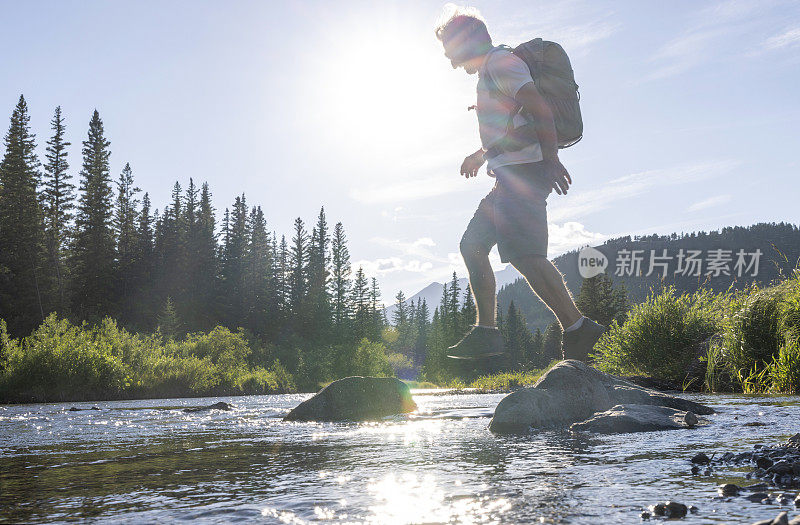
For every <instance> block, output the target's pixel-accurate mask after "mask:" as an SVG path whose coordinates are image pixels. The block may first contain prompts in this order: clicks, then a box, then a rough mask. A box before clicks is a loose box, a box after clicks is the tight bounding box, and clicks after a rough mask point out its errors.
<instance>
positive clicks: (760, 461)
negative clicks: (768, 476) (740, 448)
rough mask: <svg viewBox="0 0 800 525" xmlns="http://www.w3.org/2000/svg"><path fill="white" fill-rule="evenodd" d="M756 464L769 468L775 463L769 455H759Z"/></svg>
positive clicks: (759, 466)
mask: <svg viewBox="0 0 800 525" xmlns="http://www.w3.org/2000/svg"><path fill="white" fill-rule="evenodd" d="M756 465H758V468H762V469H768V468H770V467H771V466H772V465H773V461H772V460H771V459H769V458H767V457H764V456H759V457H757V458H756Z"/></svg>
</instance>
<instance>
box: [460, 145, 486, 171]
mask: <svg viewBox="0 0 800 525" xmlns="http://www.w3.org/2000/svg"><path fill="white" fill-rule="evenodd" d="M483 162H484V160H483V150H482V149H479V150H478V151H476V152H475V153H473V154H472V155H469V156H468V157H467V158H465V159H464V162H462V163H461V174H462V175H463V176H464V177H466V178H470V177H475V176H477V175H478V170H479V169H481V166H483Z"/></svg>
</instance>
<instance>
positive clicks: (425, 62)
mask: <svg viewBox="0 0 800 525" xmlns="http://www.w3.org/2000/svg"><path fill="white" fill-rule="evenodd" d="M340 36H341V38H338V39H337V40H338V45H335V46H332V48H331V49H328V50H326V51H325V53H324V55H325V62H324V65H323V67H322V68H321V69H320V71H319V72H320V74H321V75H322V77H323V78H322V80H323V82H322V85H323V86H324V94H323V100H324V110H323V114H324V116H325V120H324V124H323V125H324V126H325V128H326V130H327V132H328V133H329V134H330V135H331V136H332V137H333V138H334V140H336V141H338V142H340V143H341V144H342V145H343V146H345V147H352V148H355V149H357V150H358V149H360V150H362V151H363V150H368V151H370V152H372V153H373V154H384V155H385V154H391V153H394V152H397V151H402V148H404V147H418V145H419V144H420V143H421V142H423V143H424V137H425V135H426V134H427V133H429V132H430V131H431V129H430V128H431V126H432V123H433V122H435V121H436V119H437V118H446V114H445V113H444V111H443V108H442V107H441V103H440V100H439V99H440V95H439V94H437V90H439V89H440V85H438V84H439V82H438V79H439V78H440V77H441V75H442V74H443V73H444V74H448V73H450V74H452V71H448V69H449V68H450V66H449V64H448V62H447V61H446V59H445V58H444V57H443V54H442V49H441V45H439V44H438V42H437V41H436V40H435V38H434V37H433V32H432V31H430V32H428V33H424V32H421V31H420V30H419V29H418V28H416V29H414V30H412V29H410V28H409V27H407V26H404V25H401V24H390V25H382V26H377V27H376V26H374V25H373V26H361V27H360V28H359V29H358V30H357V31H353V32H347V33H346V34H343V35H340Z"/></svg>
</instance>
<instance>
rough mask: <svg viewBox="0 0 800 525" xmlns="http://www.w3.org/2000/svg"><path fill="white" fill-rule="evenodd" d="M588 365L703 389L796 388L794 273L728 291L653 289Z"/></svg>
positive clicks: (799, 338) (799, 346)
mask: <svg viewBox="0 0 800 525" xmlns="http://www.w3.org/2000/svg"><path fill="white" fill-rule="evenodd" d="M594 357H595V366H597V368H599V369H601V370H604V371H607V372H610V373H615V374H622V375H647V376H651V377H654V378H658V379H664V380H669V381H672V382H676V383H678V384H683V385H684V386H686V385H689V384H692V383H694V384H699V383H700V382H701V381H699V379H701V380H702V384H703V386H704V387H705V389H706V390H708V391H737V392H748V393H766V392H770V393H800V271H798V270H795V271H794V272H793V274H792V275H791V276H789V277H787V278H786V279H784V280H783V281H780V282H777V283H775V284H773V285H772V286H768V287H757V286H752V287H750V288H748V289H745V290H741V291H738V292H735V293H728V292H726V293H720V294H713V293H712V292H710V291H708V290H699V291H697V292H695V293H693V294H680V295H678V294H676V293H675V290H674V289H672V288H669V287H668V288H665V289H663V290H661V291H658V292H653V293H651V294H650V296H648V298H647V299H646V300H645V301H644V302H643V303H641V304H638V305H636V306H634V307H633V308H632V309H631V311H630V313H629V315H628V319H627V320H626V321H625V322H624V323H623V324H618V323H612V325H611V327H610V330H609V331H608V332H607V333H606V334H605V335H604V336H603V337H602V338H601V339H600V341H598V343H597V345H596V346H595V354H594Z"/></svg>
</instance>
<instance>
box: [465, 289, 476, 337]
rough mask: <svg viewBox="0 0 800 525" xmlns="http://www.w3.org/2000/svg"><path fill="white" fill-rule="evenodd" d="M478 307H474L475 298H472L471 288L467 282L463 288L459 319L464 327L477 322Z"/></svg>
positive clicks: (466, 327)
mask: <svg viewBox="0 0 800 525" xmlns="http://www.w3.org/2000/svg"><path fill="white" fill-rule="evenodd" d="M477 317H478V309H477V308H476V307H475V300H474V299H473V298H472V288H471V287H470V285H469V284H467V289H466V290H464V306H463V307H462V308H461V321H462V323H464V329H465V330H466V329H468V328H469V326H470V325H472V324H475V323H476V322H477Z"/></svg>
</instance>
